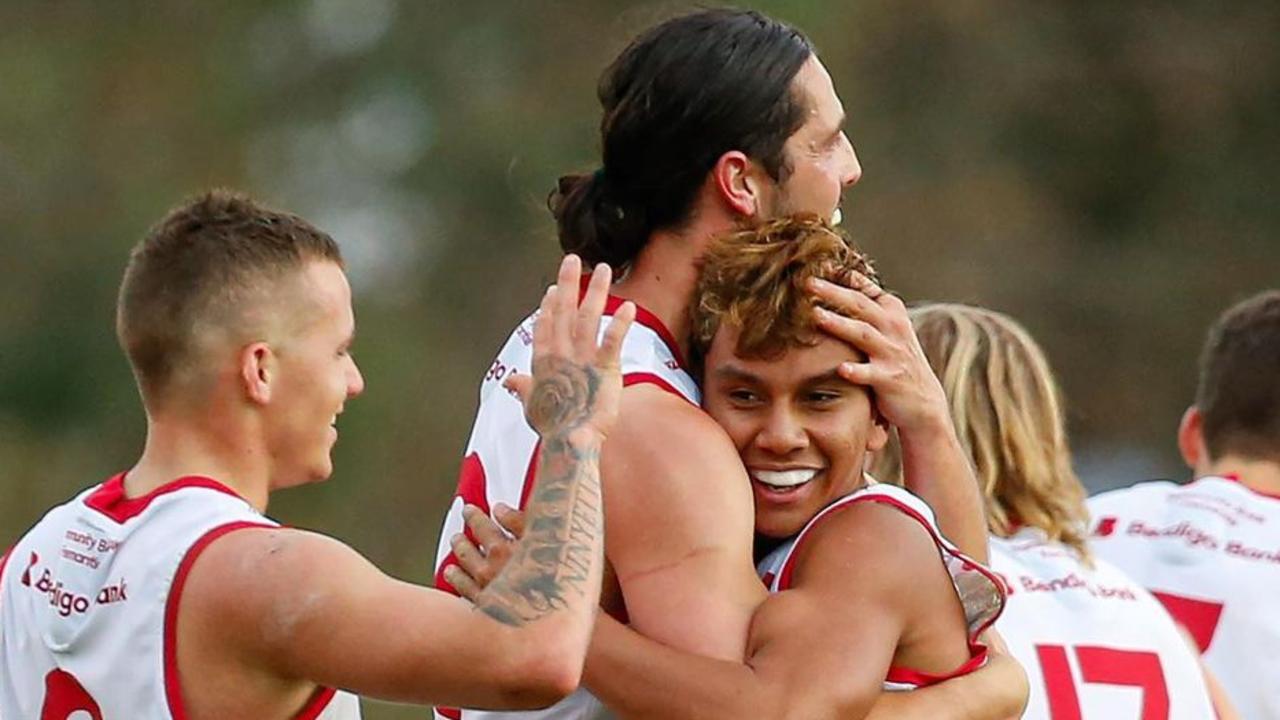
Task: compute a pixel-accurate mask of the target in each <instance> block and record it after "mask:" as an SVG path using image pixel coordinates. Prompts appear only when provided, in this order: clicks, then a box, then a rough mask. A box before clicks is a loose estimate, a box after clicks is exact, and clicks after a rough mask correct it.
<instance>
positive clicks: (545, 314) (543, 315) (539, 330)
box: [533, 285, 556, 357]
mask: <svg viewBox="0 0 1280 720" xmlns="http://www.w3.org/2000/svg"><path fill="white" fill-rule="evenodd" d="M555 315H556V286H555V285H552V286H550V287H548V288H547V291H546V292H545V293H543V295H542V302H541V303H539V304H538V319H537V320H535V321H534V323H533V356H534V357H539V356H542V355H546V354H547V353H548V352H550V350H551V343H552V341H553V340H554V338H555V329H554V327H553V326H554V325H555V322H556V317H555Z"/></svg>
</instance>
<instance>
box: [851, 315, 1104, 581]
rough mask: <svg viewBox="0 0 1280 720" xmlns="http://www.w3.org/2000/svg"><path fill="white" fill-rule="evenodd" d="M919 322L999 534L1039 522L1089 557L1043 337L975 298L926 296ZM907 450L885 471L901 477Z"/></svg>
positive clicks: (881, 467)
mask: <svg viewBox="0 0 1280 720" xmlns="http://www.w3.org/2000/svg"><path fill="white" fill-rule="evenodd" d="M911 322H912V324H913V325H914V326H915V329H916V335H917V336H918V337H919V338H920V345H921V347H922V348H923V349H924V352H925V356H926V357H928V359H929V365H930V366H931V367H932V368H933V371H934V374H936V375H937V376H938V379H939V380H940V381H942V389H943V391H944V392H946V395H947V404H948V405H949V406H950V409H951V419H952V421H954V422H955V425H956V433H957V435H959V437H960V443H961V445H963V446H964V449H965V453H966V454H967V455H968V456H969V459H970V462H972V464H973V468H974V472H975V474H976V475H977V478H978V484H979V485H980V486H981V489H982V495H983V498H984V499H985V504H986V511H987V512H986V515H987V526H988V528H989V529H990V530H991V532H992V533H993V534H995V535H996V536H998V537H1009V536H1010V535H1012V534H1013V533H1014V532H1016V531H1017V530H1018V528H1019V527H1021V526H1030V527H1035V528H1039V529H1040V530H1042V531H1043V532H1044V533H1045V535H1046V536H1047V537H1048V538H1049V539H1050V540H1053V541H1055V542H1060V543H1063V544H1064V545H1067V546H1068V547H1070V548H1071V549H1073V550H1074V551H1075V552H1076V554H1077V555H1078V556H1079V557H1080V559H1081V560H1083V561H1085V562H1089V561H1090V557H1089V551H1088V548H1087V546H1086V544H1085V529H1086V527H1087V525H1088V517H1089V515H1088V510H1087V508H1086V507H1085V489H1084V485H1083V484H1081V482H1080V479H1079V477H1077V476H1076V473H1075V470H1074V469H1072V466H1071V447H1070V444H1069V443H1068V441H1067V431H1066V425H1065V421H1064V419H1063V412H1062V397H1061V395H1062V393H1061V391H1060V390H1059V388H1058V383H1057V381H1056V380H1055V379H1054V376H1053V371H1052V370H1051V369H1050V367H1049V361H1048V360H1047V359H1046V358H1045V355H1044V352H1043V351H1042V350H1041V349H1040V346H1039V344H1037V343H1036V341H1035V340H1034V339H1033V338H1032V337H1031V335H1030V333H1028V332H1027V331H1026V329H1025V328H1023V327H1022V326H1021V325H1020V324H1018V323H1017V322H1016V321H1015V320H1013V318H1010V317H1009V316H1007V315H1004V314H1002V313H998V312H995V311H993V310H987V309H984V308H978V307H972V306H968V305H956V304H941V303H940V304H929V305H923V306H920V307H917V308H913V309H912V310H911ZM899 453H900V451H899V448H898V445H897V443H891V444H890V447H887V448H886V450H885V452H884V453H882V454H881V457H880V458H879V461H878V463H877V466H876V468H875V470H874V474H875V475H876V477H879V478H880V479H882V480H886V481H890V482H894V481H896V480H897V479H899V478H900V476H901V473H902V466H901V457H900V454H899Z"/></svg>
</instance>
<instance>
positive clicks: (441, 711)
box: [436, 707, 462, 720]
mask: <svg viewBox="0 0 1280 720" xmlns="http://www.w3.org/2000/svg"><path fill="white" fill-rule="evenodd" d="M436 714H437V715H439V716H440V717H443V718H449V720H462V711H461V710H459V709H458V708H451V707H438V708H436Z"/></svg>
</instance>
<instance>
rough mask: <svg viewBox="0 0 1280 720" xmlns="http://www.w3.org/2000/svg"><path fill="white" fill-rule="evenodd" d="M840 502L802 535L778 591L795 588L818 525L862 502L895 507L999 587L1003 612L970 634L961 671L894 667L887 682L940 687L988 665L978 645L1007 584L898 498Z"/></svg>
mask: <svg viewBox="0 0 1280 720" xmlns="http://www.w3.org/2000/svg"><path fill="white" fill-rule="evenodd" d="M836 502H837V503H838V505H837V506H835V507H833V508H832V509H831V510H829V511H827V512H826V513H825V514H823V515H822V516H821V517H819V518H817V520H815V521H813V522H812V523H811V524H810V525H809V526H807V527H806V528H805V529H804V530H802V531H801V533H800V537H799V538H797V539H796V544H795V547H793V548H792V549H791V553H790V554H789V555H788V556H787V561H786V563H785V564H784V565H783V566H782V572H781V573H780V577H779V579H778V590H786V589H788V588H790V587H791V574H792V572H793V570H794V569H795V559H796V557H797V556H798V555H799V553H800V546H801V545H802V544H803V543H804V541H805V540H807V539H808V536H809V533H810V532H811V531H812V530H813V529H814V528H816V527H817V526H818V525H820V524H822V523H823V522H825V521H826V520H827V519H828V518H830V517H831V516H832V515H835V514H836V513H838V512H839V511H841V510H843V509H844V508H847V507H850V506H852V505H855V504H857V503H860V502H876V503H882V504H885V505H889V506H891V507H894V508H896V509H897V510H899V511H900V512H902V513H903V514H904V515H906V516H907V517H909V518H911V519H912V520H915V521H916V522H917V523H919V524H920V525H921V526H923V527H924V529H925V530H927V531H928V533H929V537H931V538H932V539H933V542H934V544H935V545H937V546H938V548H939V549H941V550H942V551H943V552H946V553H947V554H948V555H951V556H952V557H955V558H959V559H960V560H961V561H962V562H964V563H965V564H966V566H968V567H970V568H972V569H974V570H977V571H978V572H979V573H981V574H982V575H983V576H985V577H986V578H987V579H988V580H990V581H991V582H992V583H993V584H994V585H995V587H996V589H997V590H999V592H1000V596H1001V599H1002V602H1001V603H1000V610H999V611H998V612H996V614H995V615H993V616H992V617H991V619H990V620H988V621H987V622H986V623H985V624H984V625H982V626H981V627H979V628H977V629H976V630H974V631H973V632H971V633H969V637H968V642H969V659H968V660H967V661H966V662H965V663H964V664H962V665H961V666H960V667H958V668H956V669H955V670H952V671H951V672H949V673H945V674H933V673H927V672H923V671H921V670H914V669H911V668H903V667H890V668H889V674H888V675H886V676H885V679H886V680H888V681H890V682H901V683H907V684H911V685H916V686H919V687H925V686H928V685H934V684H936V683H940V682H942V681H943V680H949V679H951V678H954V677H958V676H960V675H965V674H967V673H971V672H973V671H974V670H977V669H978V668H980V667H982V666H983V665H984V664H986V661H987V647H986V646H985V645H983V644H982V643H980V642H978V636H979V635H981V634H982V633H983V632H985V631H986V630H987V628H989V627H991V626H992V625H993V624H995V621H996V620H997V619H998V618H999V617H1000V615H1001V613H1003V612H1004V606H1005V603H1004V602H1003V599H1004V595H1005V590H1004V583H1002V582H1000V579H999V578H998V577H997V576H996V575H995V573H993V572H991V571H990V570H988V569H987V568H985V567H983V566H982V564H981V563H979V562H977V561H976V560H973V559H972V558H970V557H968V556H967V555H965V554H964V553H962V552H960V551H959V550H955V549H953V548H951V547H949V546H947V544H946V543H944V542H943V541H942V537H941V536H940V535H939V534H938V533H937V531H935V530H934V528H933V525H932V524H930V523H929V521H928V520H927V519H925V517H924V516H923V515H921V514H920V513H918V512H916V510H915V508H912V507H911V506H909V505H907V504H905V503H903V502H902V501H900V500H898V499H897V498H894V497H889V496H887V495H871V494H867V495H861V496H858V497H855V498H849V499H846V500H837V501H836Z"/></svg>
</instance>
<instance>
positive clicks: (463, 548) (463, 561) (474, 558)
mask: <svg viewBox="0 0 1280 720" xmlns="http://www.w3.org/2000/svg"><path fill="white" fill-rule="evenodd" d="M449 547H450V548H451V549H452V550H453V556H454V557H456V558H457V559H458V565H459V566H461V567H462V569H463V570H465V571H466V572H467V574H468V575H471V576H476V575H478V574H480V573H482V572H484V569H485V561H484V555H483V554H481V552H480V548H477V547H476V546H475V543H473V542H471V541H470V540H468V539H467V536H466V535H463V534H462V533H458V534H457V535H454V536H453V537H452V538H450V539H449Z"/></svg>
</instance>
